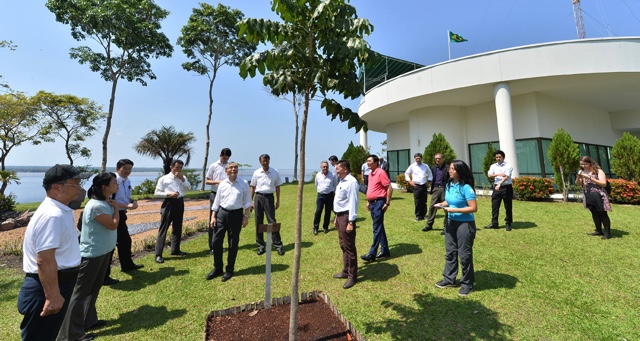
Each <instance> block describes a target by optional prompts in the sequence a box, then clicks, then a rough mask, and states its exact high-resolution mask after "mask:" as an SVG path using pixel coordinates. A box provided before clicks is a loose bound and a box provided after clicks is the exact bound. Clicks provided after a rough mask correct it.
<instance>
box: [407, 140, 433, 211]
mask: <svg viewBox="0 0 640 341" xmlns="http://www.w3.org/2000/svg"><path fill="white" fill-rule="evenodd" d="M413 158H414V159H415V160H416V162H415V163H412V164H411V165H409V168H407V171H406V172H404V176H405V179H406V180H407V182H409V184H410V185H411V186H413V203H414V205H415V215H416V219H415V220H414V221H416V222H417V221H422V220H424V217H425V215H426V214H427V194H428V193H429V183H430V182H431V180H433V174H431V169H429V166H428V165H427V164H426V163H423V162H422V154H420V153H415V154H414V155H413Z"/></svg>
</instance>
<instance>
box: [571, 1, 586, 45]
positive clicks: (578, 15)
mask: <svg viewBox="0 0 640 341" xmlns="http://www.w3.org/2000/svg"><path fill="white" fill-rule="evenodd" d="M571 3H572V4H573V19H574V20H575V22H576V33H577V34H578V39H584V38H586V37H587V34H586V33H585V32H584V24H583V23H582V8H581V7H580V0H571Z"/></svg>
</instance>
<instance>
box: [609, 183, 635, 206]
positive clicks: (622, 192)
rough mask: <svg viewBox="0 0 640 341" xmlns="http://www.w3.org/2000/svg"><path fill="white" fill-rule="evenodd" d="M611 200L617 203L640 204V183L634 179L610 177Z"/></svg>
mask: <svg viewBox="0 0 640 341" xmlns="http://www.w3.org/2000/svg"><path fill="white" fill-rule="evenodd" d="M609 183H610V184H611V194H609V200H610V201H611V202H614V203H617V204H635V205H637V204H640V185H638V183H637V182H634V181H627V180H622V179H609Z"/></svg>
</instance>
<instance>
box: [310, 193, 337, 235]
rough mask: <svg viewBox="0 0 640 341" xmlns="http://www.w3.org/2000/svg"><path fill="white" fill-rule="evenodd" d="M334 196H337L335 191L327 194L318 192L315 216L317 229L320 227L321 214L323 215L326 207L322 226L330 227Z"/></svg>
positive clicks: (314, 220) (315, 227) (314, 227)
mask: <svg viewBox="0 0 640 341" xmlns="http://www.w3.org/2000/svg"><path fill="white" fill-rule="evenodd" d="M334 196H335V192H330V193H327V194H320V193H318V198H317V199H316V214H315V215H314V216H313V229H314V230H317V229H318V228H319V227H320V216H322V210H323V209H324V220H323V222H322V227H323V228H324V229H325V230H326V229H328V228H329V223H330V220H331V210H332V208H333V197H334Z"/></svg>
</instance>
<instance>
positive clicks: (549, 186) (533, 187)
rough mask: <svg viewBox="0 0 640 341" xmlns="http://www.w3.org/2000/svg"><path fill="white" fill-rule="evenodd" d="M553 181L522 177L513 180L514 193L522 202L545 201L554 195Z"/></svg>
mask: <svg viewBox="0 0 640 341" xmlns="http://www.w3.org/2000/svg"><path fill="white" fill-rule="evenodd" d="M553 192H554V189H553V180H551V179H547V178H534V177H532V176H521V177H519V178H515V179H513V193H514V194H515V196H516V198H518V199H521V200H532V199H533V200H535V199H545V198H548V197H549V196H550V195H551V194H553Z"/></svg>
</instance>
